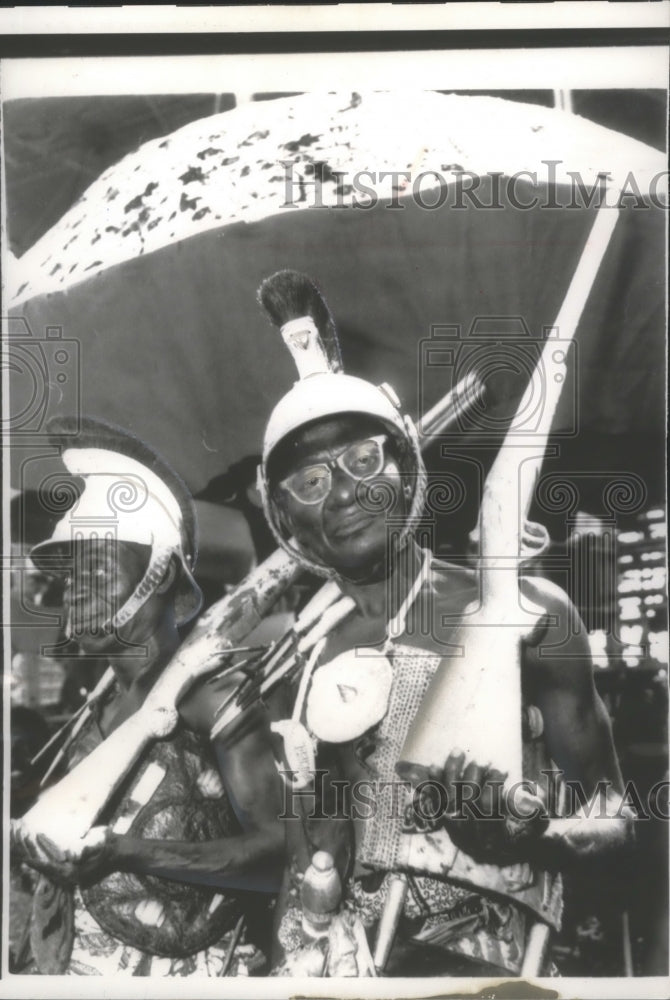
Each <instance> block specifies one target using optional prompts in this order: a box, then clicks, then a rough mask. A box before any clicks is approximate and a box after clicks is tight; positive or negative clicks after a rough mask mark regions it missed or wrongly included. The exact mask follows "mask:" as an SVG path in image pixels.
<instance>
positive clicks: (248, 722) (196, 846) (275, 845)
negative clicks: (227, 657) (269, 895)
mask: <svg viewBox="0 0 670 1000" xmlns="http://www.w3.org/2000/svg"><path fill="white" fill-rule="evenodd" d="M220 700H221V692H219V691H217V689H216V686H215V685H214V686H213V685H210V684H205V685H202V686H201V687H199V688H198V689H197V690H196V691H195V692H194V693H193V694H192V695H191V696H190V697H189V698H188V699H187V700H186V702H185V704H183V705H182V706H180V713H181V715H182V717H183V718H184V720H185V722H186V723H187V725H188V726H189V727H190V728H192V729H195V730H197V731H199V732H201V733H202V734H205V733H207V735H209V732H210V730H211V727H212V724H213V722H214V720H215V712H216V707H217V705H218V704H219V702H220ZM212 748H213V750H214V754H215V757H216V761H217V764H218V770H219V774H220V777H221V780H222V782H223V785H224V788H225V789H226V792H227V795H228V798H229V800H230V803H231V806H232V808H233V810H234V812H235V814H236V816H237V819H238V820H239V823H240V826H241V828H242V832H241V833H239V834H236V835H233V836H230V837H226V838H223V839H219V840H212V841H203V842H200V843H191V842H188V841H162V840H144V839H139V838H134V837H129V836H118V837H117V836H115V835H112V838H111V841H112V843H111V848H112V851H113V854H114V855H115V857H116V866H117V867H118V868H119V869H121V870H125V871H132V872H135V873H136V874H150V875H157V876H162V877H165V878H178V879H183V880H186V881H204V882H207V884H210V885H216V886H218V887H221V888H239V889H257V890H261V891H267V892H276V891H277V889H278V888H279V882H280V877H281V870H282V867H283V853H284V830H283V826H282V822H281V820H280V819H279V815H280V812H281V790H280V783H279V782H280V779H279V776H278V774H277V771H276V768H275V765H274V760H273V757H272V750H271V746H270V730H269V723H268V719H267V717H266V714H265V712H264V710H263V709H262V708H261V707H260V706H259V705H257V706H254V707H252V708H251V709H249V710H248V711H247V713H246V714H245V716H244V717H242V719H241V720H240V721H239V723H238V725H237V726H236V728H235V730H234V732H232V733H231V734H230V735H227V734H225V733H224V734H222V735H217V736H216V737H214V739H213V740H212Z"/></svg>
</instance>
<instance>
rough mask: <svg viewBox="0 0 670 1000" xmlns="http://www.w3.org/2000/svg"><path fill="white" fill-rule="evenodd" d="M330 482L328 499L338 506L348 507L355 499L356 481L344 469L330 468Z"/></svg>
mask: <svg viewBox="0 0 670 1000" xmlns="http://www.w3.org/2000/svg"><path fill="white" fill-rule="evenodd" d="M331 475H332V484H331V487H330V494H329V496H328V500H329V501H330V502H331V503H332V504H334V505H336V506H339V507H349V506H351V505H352V504H353V503H354V502H355V500H356V485H357V484H356V482H355V480H354V479H352V477H351V476H350V475H348V474H347V473H346V472H345V471H344V469H340V467H339V466H336V468H335V469H334V470H331Z"/></svg>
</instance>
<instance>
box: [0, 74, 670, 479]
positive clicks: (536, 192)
mask: <svg viewBox="0 0 670 1000" xmlns="http://www.w3.org/2000/svg"><path fill="white" fill-rule="evenodd" d="M664 165H665V164H664V159H663V156H662V154H660V153H658V152H657V151H655V150H653V149H651V148H649V147H647V146H645V145H644V144H642V143H639V142H636V141H635V140H632V139H628V138H625V137H623V136H621V135H619V134H617V133H614V132H611V131H610V130H607V129H604V128H602V127H600V126H597V125H594V124H592V123H591V122H588V121H586V120H585V119H580V118H578V117H576V116H574V115H568V114H566V113H564V112H558V111H552V110H550V109H546V108H542V107H538V106H534V105H533V106H530V105H522V104H518V103H512V102H508V101H504V100H500V99H496V98H483V97H460V96H454V95H441V94H437V93H417V94H409V93H405V92H403V93H402V94H401V93H395V92H392V93H371V94H362V95H361V94H351V93H347V94H338V93H336V94H329V95H322V94H319V95H315V94H311V95H304V96H301V97H294V98H287V99H282V100H277V101H273V102H268V103H261V104H256V105H253V104H252V105H249V106H246V107H243V108H239V109H236V110H234V111H228V112H225V113H223V114H219V115H213V116H211V117H208V118H205V119H202V120H200V121H197V122H193V123H191V124H189V125H187V126H185V127H184V128H182V129H179V130H178V131H177V132H175V133H173V134H172V135H170V136H168V137H167V138H165V139H160V140H158V139H157V140H153V141H152V142H149V143H146V144H145V145H144V146H142V147H140V149H139V150H138V151H137V152H136V153H133V154H131V155H129V156H126V157H125V158H124V159H123V160H122V161H121V162H120V163H118V164H117V165H116V166H114V167H112V168H110V169H109V170H107V171H105V172H104V173H103V174H102V175H101V177H100V178H99V179H98V180H97V181H96V182H95V183H94V184H92V185H91V187H90V188H89V189H88V190H87V191H86V193H85V194H84V195H83V197H82V198H81V199H80V200H79V201H78V202H77V204H76V205H74V206H73V208H72V209H71V210H70V211H69V212H68V213H67V214H66V215H65V216H64V217H63V218H62V219H61V220H60V222H59V223H57V225H55V226H54V227H53V228H52V229H51V230H50V231H49V232H48V233H47V234H46V235H45V236H44V237H42V238H41V239H40V240H39V241H38V242H37V243H36V244H35V245H34V246H33V247H32V248H31V249H30V250H29V251H27V252H26V253H25V254H24V255H23V256H22V257H21V258H20V259H19V260H18V261H16V262H15V263H14V264H13V265H12V267H11V273H10V275H9V284H8V296H7V298H8V300H11V301H10V306H11V314H12V317H13V319H12V321H11V324H10V333H11V334H12V338H13V340H12V342H13V344H17V345H18V344H24V345H26V344H27V345H28V347H29V348H30V349H29V350H28V352H27V353H26V352H25V351H24V353H23V355H22V356H21V364H15V365H14V366H13V370H12V371H11V373H10V386H11V390H10V391H11V396H10V398H11V407H12V422H13V426H14V428H16V429H17V430H18V431H21V430H22V428H21V421H22V420H23V421H24V423H25V420H24V417H23V414H25V413H27V412H30V415H31V420H33V423H36V422H39V420H42V419H45V418H46V416H47V415H48V414H50V413H52V412H68V411H70V412H71V411H72V409H73V407H75V408H80V409H81V411H82V412H85V413H87V414H91V415H95V416H101V417H106V418H107V419H109V420H112V421H113V422H115V423H118V424H121V425H123V426H125V427H128V428H129V429H130V430H133V431H134V432H135V433H137V434H139V435H140V436H143V437H145V438H146V439H147V440H148V441H150V442H151V443H152V444H153V446H154V447H156V448H157V449H158V450H159V451H161V452H162V453H163V454H165V456H166V458H167V459H168V461H170V462H171V463H172V464H173V465H175V466H176V467H177V469H178V470H179V471H180V472H181V473H182V475H183V476H184V477H185V478H186V480H187V482H188V483H189V485H190V486H191V488H192V489H193V490H194V491H196V492H197V491H199V490H202V489H203V487H205V485H206V484H207V483H208V482H210V481H211V480H212V479H214V478H215V477H217V476H219V475H221V473H223V472H224V471H225V470H226V469H227V468H228V467H229V466H230V465H231V464H232V463H235V462H237V461H239V460H240V459H242V458H244V456H247V455H252V454H254V453H257V452H258V451H259V448H260V441H261V437H262V430H263V426H264V424H265V421H266V420H267V416H268V414H269V412H270V409H271V407H272V406H273V405H274V403H275V402H276V401H277V399H278V398H279V397H280V396H281V395H282V394H283V392H285V391H286V390H287V389H288V388H289V386H290V384H291V383H292V381H293V379H294V377H295V376H294V372H293V370H292V366H291V364H290V361H289V359H288V358H287V357H286V356H285V352H284V350H283V348H282V347H281V345H280V343H279V340H278V337H277V335H276V332H273V331H272V330H271V329H270V327H269V326H268V324H267V321H266V320H265V318H264V317H263V316H262V315H261V313H260V310H259V309H258V307H257V306H256V304H255V290H256V288H257V286H258V284H259V283H260V281H261V280H262V278H263V277H265V276H267V275H268V274H269V273H272V272H273V271H275V270H277V269H279V268H282V267H291V268H296V269H298V270H303V271H306V272H307V273H309V274H311V275H312V276H313V277H314V278H315V279H316V280H317V281H318V282H319V284H320V285H321V287H322V289H323V291H324V293H325V295H326V296H327V298H328V301H329V303H330V305H331V309H332V311H333V313H334V315H335V317H336V320H337V323H338V328H339V332H340V336H341V340H342V347H343V355H344V361H345V367H346V368H347V370H348V371H349V372H351V373H352V374H358V375H361V376H363V377H366V378H371V379H372V380H374V381H377V382H381V381H388V382H390V383H391V384H392V385H394V387H395V388H396V390H397V391H398V393H399V394H400V395H401V397H402V398H403V400H404V402H405V404H406V405H407V407H408V408H409V409H410V410H411V411H414V412H415V413H420V412H421V411H422V410H424V409H425V408H427V407H428V406H430V405H432V403H434V402H435V400H436V399H437V398H438V397H439V396H441V395H442V394H443V393H444V392H446V391H447V390H448V389H449V388H450V386H451V384H452V383H453V380H454V378H456V377H457V376H458V363H459V357H460V358H461V359H462V358H463V357H464V356H465V352H464V350H462V349H461V348H462V345H463V342H464V341H465V340H467V337H468V336H469V335H471V334H472V331H473V330H474V331H475V335H477V331H481V330H482V329H484V328H486V329H488V330H489V332H491V331H493V333H494V334H496V333H500V332H501V331H503V333H504V331H507V333H506V334H504V335H506V336H509V335H510V331H511V335H512V336H531V337H538V336H539V335H540V333H541V330H542V328H543V327H545V326H547V325H550V324H552V323H553V321H554V319H555V317H556V315H557V313H558V309H559V307H560V304H561V301H562V298H563V295H564V293H565V290H566V288H567V286H568V283H569V281H570V278H571V276H572V273H573V271H574V267H575V264H576V261H577V259H578V257H579V253H580V252H581V248H582V247H583V245H584V241H585V239H586V235H587V233H588V230H589V227H590V224H591V221H592V215H593V211H592V207H591V208H589V207H587V206H586V205H585V204H584V200H585V199H584V198H583V197H582V196H579V197H577V196H576V195H575V192H577V193H579V185H580V184H581V185H582V194H583V193H584V192H585V193H586V195H587V198H586V201H587V202H588V195H589V192H591V194H592V195H593V192H594V191H595V190H596V189H597V183H598V177H599V176H601V175H603V174H609V175H610V180H611V183H612V189H611V190H612V191H615V192H616V191H617V186H618V187H619V188H621V187H623V188H624V191H626V190H627V191H628V197H627V198H626V199H623V206H624V207H622V209H621V219H620V221H619V224H618V226H617V230H616V232H615V237H614V240H613V242H612V245H611V247H610V249H609V251H608V255H607V258H606V261H605V263H604V265H603V268H602V270H601V272H600V274H599V276H598V279H597V281H596V285H595V286H594V289H593V292H592V294H591V296H590V299H589V302H588V304H587V308H586V311H585V313H584V316H583V318H582V322H581V324H580V328H579V330H578V335H577V340H578V348H579V370H578V378H577V379H576V380H575V379H573V383H572V384H571V385H570V386H566V391H565V393H564V397H563V399H562V405H561V409H560V411H559V414H558V417H557V427H558V428H559V429H560V428H563V429H564V430H565V431H566V433H567V434H568V435H573V436H574V435H575V434H577V433H582V432H587V433H595V434H603V435H608V436H609V437H610V438H613V437H615V436H617V435H618V436H619V438H620V439H623V437H622V436H626V435H630V434H631V433H632V434H642V433H645V432H647V431H648V430H649V428H650V427H653V426H655V425H656V424H657V423H658V421H659V420H661V421H662V412H663V388H662V371H663V328H664V319H663V310H664V305H663V301H664V272H663V249H662V247H663V244H662V243H661V240H663V239H664V235H663V228H664V219H663V212H662V211H660V210H659V209H658V208H657V207H656V204H655V203H654V200H653V198H651V197H650V195H654V194H656V195H658V183H657V180H655V179H657V178H658V176H659V175H660V174H661V173H662V171H663V169H664ZM521 171H528V172H529V174H526V175H524V176H518V175H519V172H521ZM363 172H366V173H363ZM533 175H534V176H533ZM510 178H515V180H514V183H513V184H510V183H509V179H510ZM631 178H632V180H631ZM417 179H418V180H417ZM366 189H367V193H366ZM596 200H597V199H596ZM612 203H613V205H616V203H617V198H616V196H614V197H613V199H612ZM613 210H614V209H613ZM482 324H483V325H482ZM487 324H488V325H487ZM47 328H48V330H50V331H52V334H51V336H47V334H45V331H47ZM445 331H451V334H454V332H455V335H456V341H457V347H458V348H459V349H458V350H456V351H455V352H452V360H451V362H448V361H445V360H444V359H443V360H442V361H440V362H439V363H433V362H432V361H431V345H434V341H435V338H436V337H442V336H443V334H444V332H445ZM451 334H450V335H451ZM58 337H60V339H61V340H62V341H63V342H67V345H66V353H68V361H67V363H66V364H64V366H63V368H64V372H65V374H66V378H65V380H64V381H63V382H61V383H58V384H56V383H55V379H54V378H53V369H54V364H55V362H54V360H53V355H54V352H55V351H56V344H55V340H56V339H58ZM38 341H39V342H40V344H41V345H42V346H41V350H42V358H43V364H42V369H40V371H42V372H44V371H46V372H47V376H48V377H47V384H48V386H49V387H50V388H49V389H48V391H47V392H46V393H45V394H44V395H45V399H44V401H43V403H42V401H37V402H36V401H35V384H36V381H39V373H38V374H37V376H36V375H35V374H34V372H33V373H32V374H31V373H30V372H28V373H27V371H26V369H27V368H29V367H30V358H28V360H26V358H27V357H28V355H30V350H33V348H34V347H35V344H36V342H38ZM15 353H16V352H15ZM33 353H34V351H33ZM433 353H434V352H433ZM22 365H23V367H22ZM58 374H59V375H60V374H63V372H61V371H58ZM31 402H33V403H34V405H32V408H31V407H30V406H29V405H28V404H29V403H31ZM38 402H40V405H41V408H40V407H39V406H38V405H37V403H38ZM576 408H578V410H579V412H578V415H577V416H576V413H575V410H576ZM15 440H16V441H18V442H19V444H20V441H21V440H23V439H22V438H21V436H20V434H19V435H17V436H16V438H15ZM25 457H26V453H25V451H22V449H21V448H20V447H19V448H15V449H14V459H15V461H14V475H15V478H16V477H18V480H19V481H18V482H17V485H31V483H33V482H34V481H35V479H36V478H38V477H39V476H41V475H42V472H41V468H42V466H41V464H40V462H37V461H32V460H30V461H27V462H25V461H23V459H24V458H25ZM626 460H627V459H626ZM631 460H632V457H631ZM19 466H20V468H19Z"/></svg>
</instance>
